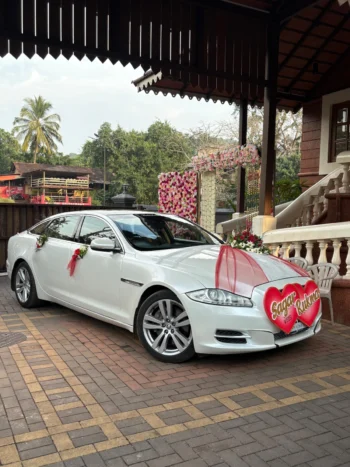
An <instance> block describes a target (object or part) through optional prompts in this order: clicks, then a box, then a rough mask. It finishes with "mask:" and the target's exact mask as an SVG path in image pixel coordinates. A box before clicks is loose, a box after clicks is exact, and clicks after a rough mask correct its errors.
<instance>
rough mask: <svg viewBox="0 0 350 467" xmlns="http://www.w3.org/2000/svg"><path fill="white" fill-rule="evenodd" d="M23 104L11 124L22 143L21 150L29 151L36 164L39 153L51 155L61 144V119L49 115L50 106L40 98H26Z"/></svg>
mask: <svg viewBox="0 0 350 467" xmlns="http://www.w3.org/2000/svg"><path fill="white" fill-rule="evenodd" d="M24 102H25V105H24V106H23V107H22V109H21V111H20V116H19V117H16V118H15V120H14V122H13V124H14V127H13V133H14V134H15V135H16V137H17V138H18V140H19V141H22V150H23V151H24V152H27V151H28V150H29V151H30V153H31V154H32V156H33V162H34V163H36V162H37V156H38V154H39V153H40V151H44V152H46V153H47V154H49V155H51V154H53V153H55V152H56V151H57V143H62V137H61V135H60V122H61V118H60V116H59V115H58V114H50V112H51V110H52V104H51V103H50V102H48V101H46V100H45V99H44V98H43V97H41V96H38V97H34V99H31V98H27V99H25V100H24Z"/></svg>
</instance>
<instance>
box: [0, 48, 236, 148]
mask: <svg viewBox="0 0 350 467" xmlns="http://www.w3.org/2000/svg"><path fill="white" fill-rule="evenodd" d="M142 74H143V70H142V69H141V68H139V69H133V68H132V66H131V65H128V66H127V67H125V68H124V67H123V66H122V65H121V64H119V63H118V64H116V65H112V64H111V63H110V62H109V61H107V62H105V63H104V64H102V63H101V62H100V61H99V60H98V59H96V60H94V62H90V61H89V60H88V59H86V58H85V59H83V60H82V61H81V62H80V61H79V60H77V59H76V58H75V57H72V58H71V59H70V60H69V61H68V60H66V59H65V58H64V57H60V58H59V59H57V60H54V59H53V58H52V57H47V58H45V59H44V60H43V59H41V58H40V57H37V56H35V57H34V58H32V59H31V60H29V59H28V58H27V57H25V56H21V57H20V58H19V59H18V60H16V59H15V58H13V57H11V56H7V57H5V58H0V128H3V129H5V130H7V131H11V130H12V124H13V120H14V118H15V117H16V116H18V115H19V111H20V109H21V107H22V105H23V99H25V98H26V97H34V96H38V95H41V96H43V97H44V98H45V99H46V100H48V101H50V102H51V103H52V104H53V106H54V112H56V113H58V114H59V115H60V116H61V119H62V126H61V134H62V137H63V147H61V148H60V149H59V150H60V151H62V152H64V153H65V154H70V153H79V152H80V151H81V148H82V146H83V144H84V142H85V141H86V139H87V138H88V137H90V136H93V134H94V133H96V132H97V130H98V129H99V127H100V125H101V124H102V123H104V122H110V123H111V124H112V127H113V128H115V127H116V126H117V125H120V126H121V127H123V128H124V129H126V130H132V129H135V130H146V129H147V128H148V127H149V125H151V124H152V123H153V122H154V121H155V120H156V119H160V120H163V121H164V120H168V121H169V122H170V123H171V124H172V125H173V126H174V127H176V128H177V129H178V130H180V131H186V130H188V129H190V128H195V127H197V126H199V125H200V122H206V123H208V122H213V123H214V122H217V121H222V120H227V119H229V117H230V115H231V114H232V110H233V109H232V107H231V106H229V105H228V104H227V103H226V104H221V103H217V104H214V103H213V102H208V103H207V102H205V101H204V100H203V101H200V102H198V101H197V100H196V99H193V100H192V101H190V100H189V99H188V98H187V97H186V98H184V99H181V98H180V97H176V98H173V97H172V96H170V95H168V96H166V97H165V96H163V95H160V94H158V95H157V96H156V95H155V94H153V93H149V94H146V93H143V92H142V93H138V92H137V90H136V88H135V87H134V85H133V84H131V81H132V80H134V79H136V78H138V77H140V76H142Z"/></svg>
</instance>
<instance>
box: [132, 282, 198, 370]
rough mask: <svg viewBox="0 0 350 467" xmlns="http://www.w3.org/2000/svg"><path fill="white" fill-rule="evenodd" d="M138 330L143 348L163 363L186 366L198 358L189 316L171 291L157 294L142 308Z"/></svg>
mask: <svg viewBox="0 0 350 467" xmlns="http://www.w3.org/2000/svg"><path fill="white" fill-rule="evenodd" d="M136 328H137V334H138V337H139V339H140V341H141V343H142V345H143V346H144V347H145V349H146V350H147V351H148V352H149V353H150V354H151V355H152V356H153V357H155V358H156V359H157V360H160V361H161V362H167V363H182V362H186V361H187V360H190V359H191V358H193V357H194V356H195V354H196V352H195V350H194V345H193V337H192V330H191V325H190V322H189V318H188V315H187V312H186V310H185V309H184V307H183V305H182V304H181V302H180V300H179V299H178V298H177V297H176V295H175V294H173V293H172V292H171V291H170V290H161V291H159V292H156V293H154V294H153V295H151V296H150V297H148V298H147V299H146V300H145V301H144V302H143V303H142V304H141V307H140V309H139V312H138V315H137V318H136Z"/></svg>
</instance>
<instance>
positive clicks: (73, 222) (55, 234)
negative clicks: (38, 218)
mask: <svg viewBox="0 0 350 467" xmlns="http://www.w3.org/2000/svg"><path fill="white" fill-rule="evenodd" d="M79 220H80V216H62V217H58V218H57V219H54V220H53V221H52V222H51V224H50V225H49V226H48V228H47V230H46V234H47V236H48V237H51V238H59V239H60V240H68V241H71V242H73V241H75V238H74V235H75V232H76V229H77V225H78V222H79Z"/></svg>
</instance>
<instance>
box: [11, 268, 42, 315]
mask: <svg viewBox="0 0 350 467" xmlns="http://www.w3.org/2000/svg"><path fill="white" fill-rule="evenodd" d="M14 274H15V293H16V298H17V300H18V303H19V304H20V305H21V306H22V307H23V308H35V307H37V306H38V305H40V300H39V299H38V295H37V293H36V286H35V281H34V276H33V273H32V271H31V269H30V267H29V266H28V264H27V263H26V262H25V261H23V262H22V263H20V264H19V265H18V266H17V267H16V270H15V273H14Z"/></svg>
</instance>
